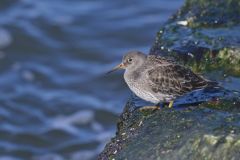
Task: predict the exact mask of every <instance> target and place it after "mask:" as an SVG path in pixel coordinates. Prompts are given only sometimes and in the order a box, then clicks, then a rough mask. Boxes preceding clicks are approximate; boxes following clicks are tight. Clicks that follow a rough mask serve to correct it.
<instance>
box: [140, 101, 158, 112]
mask: <svg viewBox="0 0 240 160" xmlns="http://www.w3.org/2000/svg"><path fill="white" fill-rule="evenodd" d="M160 108H161V107H160V104H159V103H158V104H156V105H155V106H143V107H141V108H140V109H139V110H140V111H146V110H159V109H160Z"/></svg>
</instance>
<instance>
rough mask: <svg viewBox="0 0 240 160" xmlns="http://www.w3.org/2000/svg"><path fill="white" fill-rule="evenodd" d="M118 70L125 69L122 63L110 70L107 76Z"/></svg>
mask: <svg viewBox="0 0 240 160" xmlns="http://www.w3.org/2000/svg"><path fill="white" fill-rule="evenodd" d="M119 69H125V65H124V64H123V63H120V64H119V65H117V66H116V67H114V68H113V69H112V70H110V71H108V72H107V74H109V73H112V72H114V71H116V70H119Z"/></svg>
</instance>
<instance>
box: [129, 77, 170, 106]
mask: <svg viewBox="0 0 240 160" xmlns="http://www.w3.org/2000/svg"><path fill="white" fill-rule="evenodd" d="M124 79H125V82H126V83H127V84H128V87H129V88H130V89H131V91H132V92H134V93H135V94H136V95H137V96H138V97H139V98H141V99H143V100H145V101H149V102H152V103H154V104H158V103H159V102H169V101H171V100H172V98H173V97H172V96H170V95H166V94H161V93H159V92H158V93H155V92H153V91H151V90H150V89H151V88H150V87H148V86H147V85H146V84H144V82H143V81H142V79H140V78H139V79H138V80H135V81H133V78H132V79H129V78H126V73H125V74H124Z"/></svg>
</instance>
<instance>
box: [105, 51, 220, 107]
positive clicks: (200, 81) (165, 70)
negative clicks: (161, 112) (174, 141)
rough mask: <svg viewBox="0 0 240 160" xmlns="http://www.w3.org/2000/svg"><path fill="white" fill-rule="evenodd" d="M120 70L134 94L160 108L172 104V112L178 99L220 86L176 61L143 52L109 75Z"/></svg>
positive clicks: (133, 53) (129, 56)
mask: <svg viewBox="0 0 240 160" xmlns="http://www.w3.org/2000/svg"><path fill="white" fill-rule="evenodd" d="M119 69H124V70H125V72H124V80H125V82H126V83H127V85H128V87H129V88H130V90H131V91H132V92H133V93H135V94H136V95H137V96H138V97H140V98H141V99H143V100H145V101H148V102H151V103H153V104H155V106H156V107H158V104H160V103H168V107H169V108H172V106H173V103H174V100H175V99H176V98H178V97H180V96H183V95H184V94H186V93H189V92H192V91H195V90H199V89H204V88H207V87H213V86H216V85H217V82H215V81H210V80H207V79H205V78H203V77H202V76H200V75H199V74H195V73H194V72H193V71H192V70H191V69H189V68H186V67H185V66H183V65H180V64H178V63H176V62H175V61H173V60H170V59H167V58H165V57H162V56H159V55H145V54H144V53H142V52H140V51H130V52H128V53H126V54H125V55H124V56H123V59H122V62H121V63H120V64H119V65H117V66H116V67H114V68H113V69H112V70H110V71H109V72H108V73H111V72H113V71H116V70H119ZM146 108H153V107H152V106H146Z"/></svg>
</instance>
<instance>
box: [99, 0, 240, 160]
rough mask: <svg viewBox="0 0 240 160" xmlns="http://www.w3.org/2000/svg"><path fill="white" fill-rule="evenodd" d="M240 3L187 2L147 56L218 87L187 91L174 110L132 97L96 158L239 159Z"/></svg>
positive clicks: (191, 0)
mask: <svg viewBox="0 0 240 160" xmlns="http://www.w3.org/2000/svg"><path fill="white" fill-rule="evenodd" d="M239 8H240V2H239V1H238V0H219V1H214V0H210V1H209V0H201V1H197V0H187V1H186V2H185V5H184V6H183V7H182V8H181V9H180V10H179V11H178V13H176V14H175V15H174V16H173V17H171V18H170V20H169V21H168V22H167V23H166V24H165V25H164V26H163V27H161V29H160V31H159V33H158V35H157V37H156V42H155V44H154V45H153V47H152V48H151V51H150V54H159V55H162V56H166V57H169V58H172V59H175V60H176V61H177V62H179V63H182V64H184V65H186V66H188V67H191V68H192V69H193V70H194V71H195V72H197V73H201V74H204V75H205V76H207V77H208V78H210V79H213V80H216V81H218V82H219V84H220V85H221V86H222V88H219V89H216V90H206V91H202V92H200V91H199V92H198V91H197V92H196V93H190V94H188V95H186V96H184V97H181V98H179V99H178V100H176V102H175V103H174V108H171V109H169V108H164V107H163V108H161V109H160V110H155V111H150V110H146V111H140V110H139V107H141V106H145V105H149V104H147V103H146V102H143V101H141V100H139V99H138V98H136V97H131V98H130V100H129V101H128V102H127V105H126V106H125V110H124V112H123V113H122V115H121V117H120V119H119V122H118V124H117V126H118V130H117V133H116V136H115V137H114V138H112V140H111V142H109V143H108V144H107V145H106V147H105V149H104V151H103V152H102V153H101V154H100V155H99V159H100V160H105V159H115V160H117V159H119V160H122V159H124V160H125V159H126V160H145V159H148V160H156V159H166V160H168V159H172V160H175V159H177V160H179V159H183V160H185V159H211V160H212V159H216V160H218V159H238V158H239V157H240V152H239V150H240V98H239V97H240V94H239V91H240V87H239V86H240V78H239V76H240V9H239Z"/></svg>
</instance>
